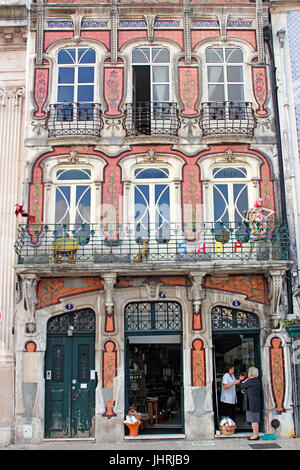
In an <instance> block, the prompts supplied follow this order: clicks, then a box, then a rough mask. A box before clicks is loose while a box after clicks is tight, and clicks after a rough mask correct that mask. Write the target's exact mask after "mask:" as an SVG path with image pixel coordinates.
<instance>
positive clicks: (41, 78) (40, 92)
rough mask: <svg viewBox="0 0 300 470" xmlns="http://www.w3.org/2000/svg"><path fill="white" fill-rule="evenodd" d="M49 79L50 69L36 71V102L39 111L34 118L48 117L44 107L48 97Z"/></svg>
mask: <svg viewBox="0 0 300 470" xmlns="http://www.w3.org/2000/svg"><path fill="white" fill-rule="evenodd" d="M48 78H49V69H35V86H34V100H35V103H36V107H37V110H36V111H35V113H34V117H40V118H41V117H44V116H46V111H44V110H43V106H44V104H45V102H46V100H47V96H48Z"/></svg>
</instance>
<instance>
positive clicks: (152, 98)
mask: <svg viewBox="0 0 300 470" xmlns="http://www.w3.org/2000/svg"><path fill="white" fill-rule="evenodd" d="M132 64H133V92H134V97H133V101H134V102H146V101H148V102H164V101H169V100H170V76H169V73H170V51H169V50H168V49H166V48H160V47H139V48H136V49H133V51H132Z"/></svg>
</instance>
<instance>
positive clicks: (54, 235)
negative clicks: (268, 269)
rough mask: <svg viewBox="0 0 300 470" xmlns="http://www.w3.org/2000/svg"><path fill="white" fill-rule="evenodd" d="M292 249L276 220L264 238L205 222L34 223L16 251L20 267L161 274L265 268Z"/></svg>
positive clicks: (21, 230) (23, 228)
mask: <svg viewBox="0 0 300 470" xmlns="http://www.w3.org/2000/svg"><path fill="white" fill-rule="evenodd" d="M289 244H290V241H289V236H288V232H287V227H286V226H285V225H284V224H282V223H281V222H278V221H276V222H268V226H267V228H266V230H265V233H264V237H263V238H260V239H257V238H256V237H255V236H254V235H252V234H251V231H250V229H249V228H247V227H246V226H245V225H244V224H242V223H227V224H226V225H225V224H222V223H220V222H219V223H217V224H216V223H208V222H207V223H201V224H198V226H197V227H196V228H194V227H193V226H189V227H188V226H186V227H184V228H183V227H182V226H181V224H170V223H165V224H164V225H162V226H160V227H157V226H147V227H146V226H144V227H141V225H140V224H136V225H134V224H124V225H115V226H113V225H111V224H109V225H108V224H104V225H102V224H101V225H98V224H90V225H86V224H83V225H78V226H75V225H73V226H70V225H37V224H32V225H20V226H19V227H18V234H17V240H16V242H15V251H16V253H17V263H18V264H19V265H29V264H30V265H35V267H34V269H39V266H40V265H47V266H48V267H47V268H46V269H49V265H52V266H53V267H54V266H55V265H59V264H67V265H68V266H70V265H75V264H76V265H80V264H83V263H88V264H89V266H91V264H92V265H94V264H95V265H99V264H104V265H107V264H112V265H113V264H117V265H124V266H125V265H126V269H128V268H129V265H132V268H134V265H138V266H140V267H141V266H142V265H145V267H146V266H147V265H148V266H149V264H150V266H153V264H157V269H161V268H162V267H168V268H171V267H176V266H177V267H183V266H184V265H188V264H191V265H192V266H194V267H195V265H196V266H197V265H198V266H202V265H203V263H208V267H209V266H210V265H214V266H215V265H216V264H220V265H222V263H223V264H224V263H226V262H230V263H229V264H230V265H231V266H234V265H236V267H237V269H238V267H240V266H241V264H242V263H243V262H246V263H245V265H246V267H247V269H248V265H249V263H250V262H253V263H254V265H255V266H257V268H261V269H262V266H263V265H264V262H266V263H268V262H269V263H272V265H273V264H274V263H275V261H286V260H288V253H289ZM95 268H96V266H95ZM139 269H140V268H139ZM151 269H152V268H151Z"/></svg>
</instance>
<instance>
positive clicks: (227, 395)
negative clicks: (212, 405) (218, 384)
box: [220, 373, 236, 404]
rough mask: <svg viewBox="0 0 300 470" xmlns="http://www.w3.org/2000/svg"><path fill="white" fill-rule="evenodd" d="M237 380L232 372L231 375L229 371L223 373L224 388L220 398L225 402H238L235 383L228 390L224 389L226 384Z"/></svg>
mask: <svg viewBox="0 0 300 470" xmlns="http://www.w3.org/2000/svg"><path fill="white" fill-rule="evenodd" d="M235 380H236V378H235V376H234V375H233V374H232V376H230V375H229V374H228V373H226V374H224V375H223V378H222V389H221V398H220V400H221V401H222V402H224V403H232V404H234V403H236V390H235V385H233V386H232V387H230V388H227V390H225V389H224V384H225V385H230V384H231V383H232V382H234V381H235Z"/></svg>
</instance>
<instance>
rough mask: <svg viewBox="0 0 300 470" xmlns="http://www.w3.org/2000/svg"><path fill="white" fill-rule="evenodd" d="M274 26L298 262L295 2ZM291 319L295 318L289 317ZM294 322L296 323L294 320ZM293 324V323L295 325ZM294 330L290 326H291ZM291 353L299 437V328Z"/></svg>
mask: <svg viewBox="0 0 300 470" xmlns="http://www.w3.org/2000/svg"><path fill="white" fill-rule="evenodd" d="M270 7H271V19H272V22H271V27H272V35H273V49H274V65H275V67H276V79H277V84H278V107H279V118H280V120H279V123H280V132H281V136H282V138H281V142H282V153H283V159H284V160H285V161H286V162H289V165H288V166H287V168H286V173H285V181H286V188H287V189H286V194H287V205H288V206H289V207H291V208H292V207H293V210H291V211H290V222H289V224H290V227H293V230H294V232H295V243H294V244H292V245H291V248H292V251H293V252H294V257H295V259H298V260H299V252H300V251H299V227H300V224H299V203H300V201H299V196H300V194H299V190H298V187H297V186H298V185H297V181H298V179H299V174H300V166H299V142H300V127H299V123H300V95H299V85H300V74H299V66H298V65H299V63H300V53H299V48H298V41H297V31H298V26H299V21H300V6H299V3H298V2H296V1H289V2H281V1H276V0H275V1H272V2H271V3H270ZM293 279H294V281H293V296H294V299H296V302H295V304H294V315H295V316H297V317H298V316H299V293H300V291H299V285H300V277H299V263H298V264H296V265H295V269H294V270H293ZM290 318H291V319H292V317H290ZM292 321H295V319H293V320H292ZM292 321H291V323H292ZM290 328H291V326H290ZM292 329H293V332H292V336H291V337H292V350H293V355H294V357H295V358H296V360H295V361H293V374H294V380H293V382H294V396H295V399H294V405H295V408H294V409H295V423H296V432H297V433H298V434H299V429H300V428H299V426H300V420H299V403H300V386H299V384H300V368H299V361H298V360H297V354H298V349H299V339H298V337H299V331H298V330H299V326H296V325H294V326H293V327H292Z"/></svg>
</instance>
